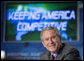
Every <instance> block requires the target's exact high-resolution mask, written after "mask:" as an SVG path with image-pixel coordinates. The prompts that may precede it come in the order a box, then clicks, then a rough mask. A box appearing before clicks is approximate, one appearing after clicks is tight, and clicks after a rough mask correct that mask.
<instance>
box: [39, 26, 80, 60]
mask: <svg viewBox="0 0 84 61" xmlns="http://www.w3.org/2000/svg"><path fill="white" fill-rule="evenodd" d="M41 40H42V44H43V45H44V47H45V48H46V49H47V50H48V51H47V52H44V53H42V54H41V55H40V59H41V60H81V57H80V55H79V51H78V50H77V49H76V48H75V47H73V46H71V45H68V44H64V43H61V35H60V32H59V30H58V29H57V28H55V27H46V28H44V30H42V32H41Z"/></svg>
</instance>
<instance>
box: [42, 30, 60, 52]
mask: <svg viewBox="0 0 84 61" xmlns="http://www.w3.org/2000/svg"><path fill="white" fill-rule="evenodd" d="M42 39H43V41H42V43H43V45H44V46H45V47H46V48H47V49H48V50H49V51H50V52H56V51H57V50H58V49H59V47H60V44H61V38H60V37H58V36H56V34H55V32H54V31H53V30H48V31H44V32H43V34H42Z"/></svg>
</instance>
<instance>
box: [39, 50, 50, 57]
mask: <svg viewBox="0 0 84 61" xmlns="http://www.w3.org/2000/svg"><path fill="white" fill-rule="evenodd" d="M48 53H49V52H48V51H46V52H43V53H41V54H40V56H41V57H42V56H45V55H47V54H48Z"/></svg>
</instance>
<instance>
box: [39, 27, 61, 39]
mask: <svg viewBox="0 0 84 61" xmlns="http://www.w3.org/2000/svg"><path fill="white" fill-rule="evenodd" d="M48 30H53V31H55V34H56V35H57V36H61V35H60V31H59V30H58V29H57V28H56V27H45V28H44V29H43V30H42V31H41V35H40V37H41V40H42V34H43V32H44V31H48Z"/></svg>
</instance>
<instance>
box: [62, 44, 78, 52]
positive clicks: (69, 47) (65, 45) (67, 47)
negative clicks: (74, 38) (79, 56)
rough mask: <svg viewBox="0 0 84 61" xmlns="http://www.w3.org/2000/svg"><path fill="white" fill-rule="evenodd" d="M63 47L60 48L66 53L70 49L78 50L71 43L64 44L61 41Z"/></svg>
mask: <svg viewBox="0 0 84 61" xmlns="http://www.w3.org/2000/svg"><path fill="white" fill-rule="evenodd" d="M62 45H63V48H62V52H63V53H64V52H65V53H68V52H71V51H78V49H77V48H76V47H74V46H72V45H69V44H65V43H63V44H62Z"/></svg>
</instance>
